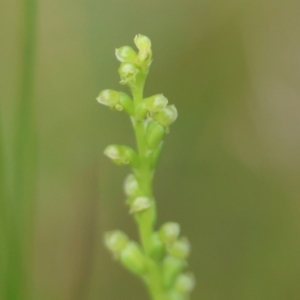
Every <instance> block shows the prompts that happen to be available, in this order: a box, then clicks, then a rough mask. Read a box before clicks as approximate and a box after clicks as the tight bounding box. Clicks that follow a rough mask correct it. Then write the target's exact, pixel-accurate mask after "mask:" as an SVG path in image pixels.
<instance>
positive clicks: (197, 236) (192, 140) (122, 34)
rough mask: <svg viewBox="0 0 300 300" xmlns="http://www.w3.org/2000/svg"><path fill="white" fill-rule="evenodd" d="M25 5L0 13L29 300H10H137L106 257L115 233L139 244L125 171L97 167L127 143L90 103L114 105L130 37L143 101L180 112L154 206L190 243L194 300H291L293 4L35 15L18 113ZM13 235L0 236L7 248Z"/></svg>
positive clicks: (297, 164) (299, 187)
mask: <svg viewBox="0 0 300 300" xmlns="http://www.w3.org/2000/svg"><path fill="white" fill-rule="evenodd" d="M21 2H22V1H15V0H13V1H7V0H1V1H0V99H1V103H0V105H1V106H0V109H1V115H0V117H1V123H0V124H1V134H2V135H3V141H2V144H3V145H4V147H3V149H4V152H5V153H4V154H5V156H4V159H3V160H4V165H5V167H6V172H5V174H4V175H2V177H1V176H0V180H1V181H2V183H3V182H4V181H5V180H7V181H8V183H6V186H13V184H10V183H9V182H14V179H12V178H15V177H17V176H16V175H17V174H19V173H18V171H17V170H16V168H15V165H16V156H14V152H18V149H23V148H24V149H25V150H24V149H23V150H24V153H26V155H23V160H22V161H23V165H22V164H21V170H23V171H24V176H23V181H22V182H23V184H24V186H25V187H26V188H25V189H23V191H21V192H20V193H19V194H20V195H22V197H20V198H22V199H21V200H20V202H21V203H22V205H18V204H17V205H16V204H15V203H14V206H12V207H14V209H16V210H17V211H19V215H21V216H22V218H23V219H24V221H22V222H21V225H20V228H22V230H21V231H20V233H19V235H17V236H18V239H17V241H22V245H23V246H22V247H20V250H19V254H18V255H19V257H21V258H22V260H23V263H22V264H23V265H22V266H23V269H24V270H26V271H25V273H27V275H26V276H23V277H24V278H25V277H26V283H25V285H26V286H27V287H28V288H24V292H22V293H24V295H25V293H26V294H27V296H26V297H27V298H26V297H25V296H24V297H22V293H21V296H20V298H10V299H9V300H11V299H13V300H15V299H17V300H19V299H22V300H23V299H28V300H41V299H42V300H96V299H105V300H119V299H126V300H127V299H128V300H131V299H132V300H136V299H147V294H146V292H145V290H144V287H143V286H142V284H141V283H140V282H138V281H137V280H136V278H134V277H133V276H132V275H130V274H129V273H127V272H126V271H125V270H123V269H122V268H121V267H120V265H119V264H118V263H115V262H114V261H113V260H112V258H111V256H110V254H109V253H108V252H107V251H106V249H104V246H103V243H102V236H103V233H104V232H105V231H107V230H111V229H115V228H120V229H123V230H125V231H126V232H128V234H129V235H130V236H131V237H133V238H137V233H136V227H135V224H134V223H133V221H132V219H131V217H130V216H129V215H128V212H127V208H126V207H125V205H124V196H123V192H122V187H121V185H122V182H123V178H124V177H125V175H126V174H127V172H128V170H127V169H126V168H123V169H121V168H116V167H115V166H113V165H112V164H111V163H110V161H108V160H107V159H106V158H105V157H104V156H103V155H102V152H103V149H104V147H105V146H106V145H108V144H110V143H124V144H129V145H133V143H134V139H133V132H132V130H131V128H130V123H129V120H128V117H127V116H125V114H120V113H116V112H112V111H110V110H108V109H106V108H105V107H102V106H100V105H98V104H97V103H96V101H95V98H96V96H97V94H98V93H99V92H100V90H102V89H105V88H113V89H123V87H121V86H120V85H119V84H118V82H119V78H118V74H117V68H118V62H117V61H116V59H115V58H114V49H115V48H116V47H120V46H122V45H127V44H129V45H133V37H134V35H135V34H137V33H142V34H145V35H148V36H149V37H150V38H151V40H152V43H153V51H154V61H153V65H152V67H151V72H150V76H149V78H148V81H147V85H146V96H150V95H152V94H155V93H164V95H165V96H166V97H167V98H168V99H169V101H170V102H171V103H174V104H176V106H177V108H178V110H179V118H178V121H177V122H176V123H175V124H174V125H173V126H172V128H171V133H170V135H168V136H167V137H166V141H165V146H164V151H163V154H162V157H161V162H160V165H159V168H158V170H157V173H156V178H155V195H156V198H157V200H158V212H159V220H158V221H159V222H158V223H159V224H161V223H163V222H165V221H177V222H179V223H180V224H181V226H182V230H183V234H184V235H187V236H188V237H189V239H190V241H191V244H192V250H193V251H192V256H191V258H190V269H192V270H193V271H194V273H195V276H196V278H197V287H196V290H195V291H194V293H193V295H192V299H206V300H297V299H300V288H299V281H300V255H299V254H300V221H299V220H300V218H299V217H300V202H299V200H300V117H299V115H300V85H299V80H300V72H299V70H300V56H299V53H300V39H299V33H300V32H299V28H300V18H299V11H300V2H299V1H298V0H287V1H283V0H281V1H279V0H278V1H277V0H266V1H258V0H257V1H256V0H254V1H253V0H252V1H251V0H248V1H247V0H227V1H221V0H210V1H207V0H202V1H196V0H185V1H179V0H177V1H176V0H173V1H170V0H160V1H159V0H153V1H138V0H127V1H125V0H124V1H121V0H98V1H96V0H73V1H67V0H53V1H38V3H37V5H38V10H37V22H36V45H35V49H36V51H35V56H34V59H32V64H33V63H34V65H31V67H33V74H34V77H33V80H34V82H33V85H32V95H31V94H30V93H29V94H28V95H29V96H28V99H27V102H28V103H30V105H29V106H26V107H27V108H25V109H24V107H23V108H22V106H21V105H22V103H20V101H21V102H22V101H23V100H22V98H21V100H20V101H19V100H18V99H19V98H20V96H19V95H20V93H22V92H20V88H19V83H18V82H19V78H20V74H21V73H22V70H23V71H24V66H23V67H22V59H23V58H24V59H26V56H22V53H23V52H22V51H23V50H22V49H23V48H22V47H21V46H20V45H21V44H22V38H23V36H22V28H23V26H24V23H25V22H26V21H25V20H24V15H25V14H26V13H25V10H24V6H21ZM23 2H24V3H25V5H27V4H26V1H23ZM27 2H30V1H27ZM28 11H29V17H30V16H31V17H32V18H34V13H32V12H31V11H30V9H29V10H28V7H27V13H28ZM29 38H30V37H29ZM20 41H21V42H20ZM20 43H21V44H20ZM31 67H30V66H29V67H28V68H29V69H30V68H31ZM22 68H23V69H22ZM25 70H26V68H25ZM25 73H26V72H25ZM26 76H27V74H23V78H26ZM25 82H26V80H25ZM28 84H30V81H29V83H28ZM25 100H26V99H25ZM28 103H27V104H28ZM26 109H27V110H28V111H27V121H28V122H27V123H28V124H29V123H30V124H31V125H30V126H27V127H26V126H22V122H21V123H20V122H19V119H22V114H25V115H26ZM18 123H19V124H21V125H20V126H19V128H20V136H19V138H20V139H21V141H19V143H20V144H19V145H23V146H24V143H25V144H26V147H23V148H22V147H21V146H18V142H15V140H18V138H17V137H16V128H18V125H16V124H18ZM22 134H23V135H22ZM22 136H23V140H22ZM32 136H33V138H31V137H32ZM22 141H23V142H24V143H23V144H22ZM20 147H21V148H20ZM13 149H14V150H13ZM26 151H27V152H26ZM19 152H20V153H21V150H20V151H19ZM22 153H23V152H22ZM22 153H21V154H19V156H20V157H22ZM2 169H3V166H2ZM0 175H1V174H0ZM28 178H29V179H28ZM30 178H31V180H30ZM26 180H27V181H26ZM26 182H27V183H26ZM28 182H29V183H28ZM12 190H14V192H15V188H12ZM2 197H4V196H3V195H2ZM3 199H4V198H3ZM28 203H30V204H28ZM3 216H4V214H2V218H4V217H3ZM6 216H8V215H6ZM0 217H1V214H0ZM23 219H22V220H23ZM15 221H16V222H19V218H18V217H16V219H15ZM12 222H13V221H10V222H9V221H8V223H10V224H9V226H10V225H11V224H12ZM8 223H6V224H8ZM9 226H8V225H3V227H2V231H1V232H2V233H3V232H4V233H5V232H6V233H9V235H13V231H12V229H10V227H9ZM3 229H4V230H3ZM4 236H5V234H4ZM28 237H29V238H28ZM5 243H6V242H5V239H3V240H1V245H0V246H1V248H0V250H3V249H4V248H5V247H6V245H7V244H5ZM20 243H21V242H20ZM24 245H25V246H24ZM21 249H23V250H21ZM24 249H25V250H24ZM2 252H3V253H4V250H3V251H2ZM18 255H17V256H18ZM3 257H5V256H4V255H3V256H2V257H1V259H2V263H4V264H5V258H3ZM28 270H30V271H28ZM5 276H6V275H3V274H2V277H1V274H0V279H1V278H2V281H3V280H4V281H5ZM4 281H3V282H4ZM21 282H22V280H21ZM19 285H22V283H19ZM0 297H1V296H0ZM2 298H3V300H8V299H7V298H5V296H3V295H2Z"/></svg>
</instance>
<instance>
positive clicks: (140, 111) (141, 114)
mask: <svg viewBox="0 0 300 300" xmlns="http://www.w3.org/2000/svg"><path fill="white" fill-rule="evenodd" d="M147 113H148V109H147V107H146V104H145V102H142V103H139V104H138V105H137V106H136V108H135V117H136V119H137V120H138V121H142V120H144V119H145V117H146V115H147Z"/></svg>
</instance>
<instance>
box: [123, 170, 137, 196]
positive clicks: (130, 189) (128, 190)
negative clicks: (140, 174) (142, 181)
mask: <svg viewBox="0 0 300 300" xmlns="http://www.w3.org/2000/svg"><path fill="white" fill-rule="evenodd" d="M139 190H140V188H139V183H138V181H137V179H136V177H135V176H134V175H133V174H129V175H128V176H127V177H126V179H125V182H124V192H125V194H126V195H127V196H129V197H132V196H134V195H136V194H138V193H139Z"/></svg>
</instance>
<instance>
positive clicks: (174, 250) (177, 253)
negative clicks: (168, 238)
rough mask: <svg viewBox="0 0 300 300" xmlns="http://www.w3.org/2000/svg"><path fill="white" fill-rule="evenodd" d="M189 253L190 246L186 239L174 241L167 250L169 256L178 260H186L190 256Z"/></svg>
mask: <svg viewBox="0 0 300 300" xmlns="http://www.w3.org/2000/svg"><path fill="white" fill-rule="evenodd" d="M190 251H191V246H190V243H189V241H188V240H187V238H181V239H179V240H177V241H175V242H174V243H173V244H172V245H170V247H169V248H168V252H169V254H170V255H171V256H174V257H176V258H179V259H185V258H187V257H188V256H189V254H190Z"/></svg>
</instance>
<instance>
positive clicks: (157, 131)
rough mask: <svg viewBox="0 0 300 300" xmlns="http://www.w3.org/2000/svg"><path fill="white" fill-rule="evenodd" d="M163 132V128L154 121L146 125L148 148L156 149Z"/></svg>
mask: <svg viewBox="0 0 300 300" xmlns="http://www.w3.org/2000/svg"><path fill="white" fill-rule="evenodd" d="M164 134H165V128H164V127H163V126H161V125H160V124H158V123H157V122H156V121H152V122H150V123H149V124H148V126H147V132H146V141H147V145H148V147H149V149H151V150H153V149H156V148H157V147H158V146H159V144H160V142H161V141H162V138H163V137H164Z"/></svg>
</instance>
